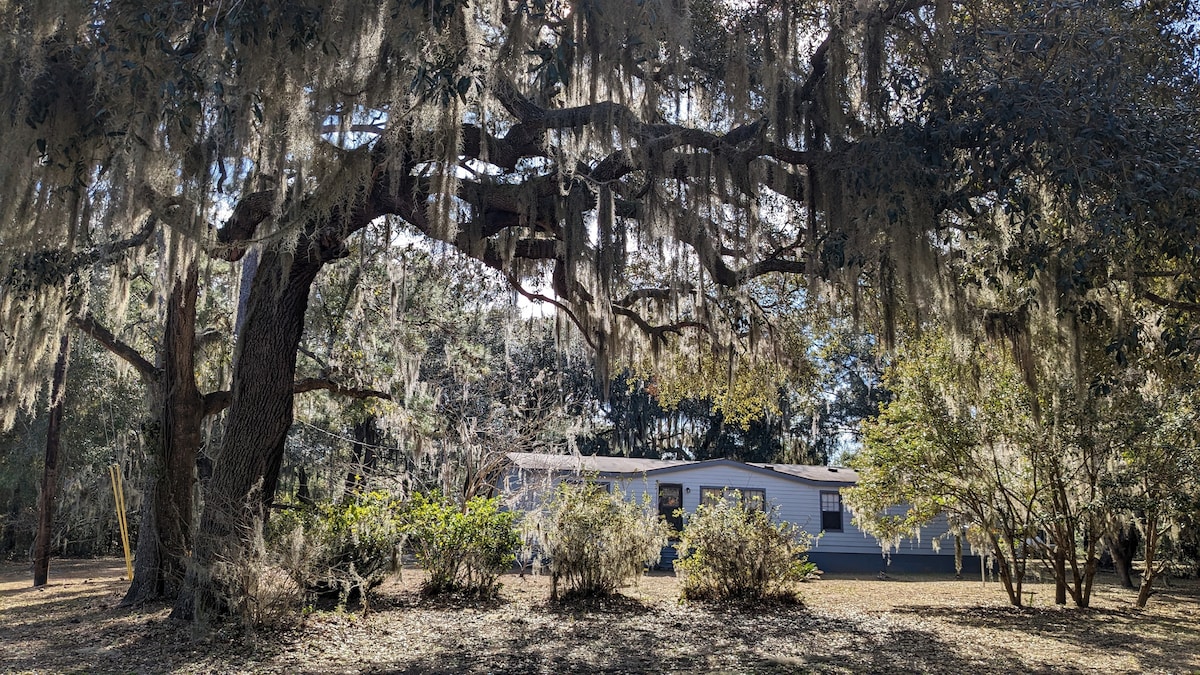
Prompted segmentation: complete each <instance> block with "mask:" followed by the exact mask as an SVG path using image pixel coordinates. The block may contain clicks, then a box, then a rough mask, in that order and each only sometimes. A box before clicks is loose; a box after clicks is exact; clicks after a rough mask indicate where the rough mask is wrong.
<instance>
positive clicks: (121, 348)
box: [71, 314, 162, 382]
mask: <svg viewBox="0 0 1200 675" xmlns="http://www.w3.org/2000/svg"><path fill="white" fill-rule="evenodd" d="M71 323H72V324H73V325H74V326H75V327H76V328H78V329H79V330H80V331H81V332H83V333H85V334H87V335H90V336H91V337H92V338H93V339H95V340H96V341H97V342H99V343H100V344H101V345H103V346H104V348H105V349H107V350H108V351H109V352H111V353H112V354H114V355H115V356H117V357H118V358H120V359H121V360H123V361H125V362H126V363H128V364H129V365H131V366H133V369H134V370H136V371H138V374H139V375H141V376H142V378H143V379H145V380H146V381H147V382H155V381H157V380H158V378H159V377H161V375H162V371H161V370H159V369H158V368H156V367H154V364H152V363H150V361H148V360H147V359H146V357H144V356H142V355H141V353H139V352H138V350H136V349H134V348H133V347H131V346H129V345H127V344H125V343H124V342H122V341H121V340H119V339H117V337H116V336H115V335H113V334H112V331H110V330H108V329H107V328H105V327H104V326H102V325H100V322H98V321H96V319H95V317H93V316H92V315H90V314H88V315H85V316H74V317H71Z"/></svg>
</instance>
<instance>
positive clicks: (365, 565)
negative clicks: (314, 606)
mask: <svg viewBox="0 0 1200 675" xmlns="http://www.w3.org/2000/svg"><path fill="white" fill-rule="evenodd" d="M401 513H402V503H401V502H400V501H399V500H397V499H395V498H393V497H391V496H390V495H388V494H386V493H383V492H367V493H361V494H355V495H352V496H350V497H349V498H347V499H346V500H343V501H341V502H327V503H320V504H317V505H315V506H313V507H311V508H306V509H298V510H291V511H285V512H282V513H279V514H276V515H275V516H274V517H273V518H272V519H271V521H270V526H269V527H268V550H269V552H270V554H271V557H272V558H273V559H274V560H275V561H276V562H277V563H278V564H279V566H280V567H282V568H283V569H284V570H286V571H287V573H288V574H289V575H290V576H291V577H292V579H294V580H295V582H296V584H297V585H299V586H300V587H301V588H303V589H305V590H306V591H308V592H309V593H313V594H316V595H318V596H331V595H336V596H337V597H338V600H339V603H341V604H344V603H345V602H346V601H347V600H348V599H350V598H351V597H353V596H355V595H359V594H361V595H362V596H363V597H364V599H365V597H366V592H367V591H369V590H370V589H372V588H374V587H375V586H378V585H379V584H380V583H382V582H383V580H384V579H385V578H386V577H387V575H388V574H389V573H392V572H394V571H396V570H397V569H398V565H397V562H398V556H397V553H398V547H399V544H400V541H401V538H402V536H403V531H402V529H401V527H400V525H401V521H400V516H401Z"/></svg>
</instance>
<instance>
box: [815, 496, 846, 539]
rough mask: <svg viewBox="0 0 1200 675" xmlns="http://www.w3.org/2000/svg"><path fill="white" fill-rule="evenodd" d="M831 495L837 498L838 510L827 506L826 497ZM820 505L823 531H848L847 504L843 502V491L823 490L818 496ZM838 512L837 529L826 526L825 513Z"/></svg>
mask: <svg viewBox="0 0 1200 675" xmlns="http://www.w3.org/2000/svg"><path fill="white" fill-rule="evenodd" d="M827 495H828V496H831V497H835V498H837V505H838V508H837V511H834V510H832V509H826V508H825V497H826V496H827ZM818 506H819V507H820V510H821V531H822V532H845V531H846V505H845V504H844V503H842V493H841V491H840V490H821V493H820V496H819V497H818ZM827 513H829V514H833V513H836V514H837V518H838V526H837V528H836V529H834V528H831V527H825V514H827Z"/></svg>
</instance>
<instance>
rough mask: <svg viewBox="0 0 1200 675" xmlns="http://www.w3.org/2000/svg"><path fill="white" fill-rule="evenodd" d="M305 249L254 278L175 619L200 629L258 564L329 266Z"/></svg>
mask: <svg viewBox="0 0 1200 675" xmlns="http://www.w3.org/2000/svg"><path fill="white" fill-rule="evenodd" d="M308 247H309V243H308V242H306V241H304V240H301V241H300V242H299V243H298V244H297V247H296V257H295V259H292V256H291V255H290V254H284V253H281V252H279V251H277V250H274V249H272V250H268V251H266V252H264V253H263V255H262V259H261V261H260V263H259V266H258V271H257V273H256V274H255V277H254V285H253V288H252V289H251V291H250V298H249V301H248V303H247V311H246V316H245V322H244V324H243V326H242V333H241V335H240V337H239V340H238V352H237V355H236V359H235V362H234V371H233V394H232V401H231V404H230V407H229V412H228V416H227V419H226V426H225V435H224V441H223V443H222V446H221V450H220V452H219V453H218V454H217V456H216V458H215V463H214V467H213V476H212V479H211V482H210V483H209V484H208V488H207V492H206V494H205V498H204V511H203V513H202V514H201V518H200V527H199V531H198V532H197V534H196V545H195V553H194V555H193V563H192V566H191V567H190V568H189V570H188V584H187V588H186V589H185V591H184V593H182V594H181V595H180V598H179V601H178V602H177V603H176V607H175V613H174V615H175V616H177V617H181V618H193V617H194V618H197V619H200V620H202V621H203V620H206V619H207V618H208V617H220V616H224V615H227V614H229V613H230V611H231V610H232V609H233V605H234V603H235V602H236V601H237V600H238V599H240V597H241V595H242V590H241V589H239V588H238V587H237V584H236V583H235V581H234V578H235V572H237V571H238V569H239V568H240V567H242V566H245V565H248V564H251V563H252V562H253V561H252V558H253V545H252V544H253V540H254V537H255V533H256V530H257V528H260V527H261V526H262V522H263V519H264V518H265V517H266V506H267V505H268V504H270V501H271V499H272V498H273V496H274V491H275V486H276V485H277V483H278V477H279V467H280V464H281V462H282V459H283V450H284V442H285V440H286V438H287V432H288V429H289V428H290V427H291V425H292V388H293V381H294V379H295V371H296V350H297V347H298V346H299V344H300V337H301V333H302V332H303V330H304V313H305V310H306V308H307V306H308V294H309V287H310V286H311V284H312V282H313V280H314V279H315V278H316V275H317V272H318V271H319V270H320V268H321V266H322V265H323V264H324V260H323V259H322V257H321V256H320V255H319V252H316V251H311V250H308ZM288 263H290V264H288Z"/></svg>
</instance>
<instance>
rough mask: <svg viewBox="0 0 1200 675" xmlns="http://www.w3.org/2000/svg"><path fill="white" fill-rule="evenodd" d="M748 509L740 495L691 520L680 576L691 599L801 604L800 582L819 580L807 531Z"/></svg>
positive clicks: (682, 546)
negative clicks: (809, 549)
mask: <svg viewBox="0 0 1200 675" xmlns="http://www.w3.org/2000/svg"><path fill="white" fill-rule="evenodd" d="M774 515H776V513H775V510H771V511H769V512H768V511H761V510H757V509H752V508H746V507H745V506H744V505H743V504H742V501H741V497H740V495H737V494H735V495H733V496H731V497H729V498H721V499H720V500H717V501H715V502H712V503H708V504H702V505H700V506H699V507H698V508H697V509H696V512H695V513H693V514H691V515H690V516H689V517H688V519H687V524H686V525H685V526H684V528H683V533H682V535H681V537H680V542H679V546H678V548H679V559H678V560H676V561H675V570H676V573H678V574H680V575H681V576H682V577H683V583H682V589H681V592H682V594H683V597H684V598H685V599H688V600H744V601H752V602H761V601H775V600H784V601H798V600H799V593H798V590H797V588H796V584H798V583H800V582H803V581H806V580H808V579H810V578H812V577H813V576H815V575H816V574H817V573H818V571H817V567H816V565H814V564H813V563H810V562H808V560H807V559H806V558H805V557H804V553H805V552H807V551H808V548H809V545H810V544H811V543H812V537H811V536H810V535H809V534H808V533H807V532H805V531H803V530H801V529H799V528H797V527H795V526H793V525H791V524H790V523H787V522H779V521H777V520H776V519H774V518H773V516H774Z"/></svg>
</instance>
